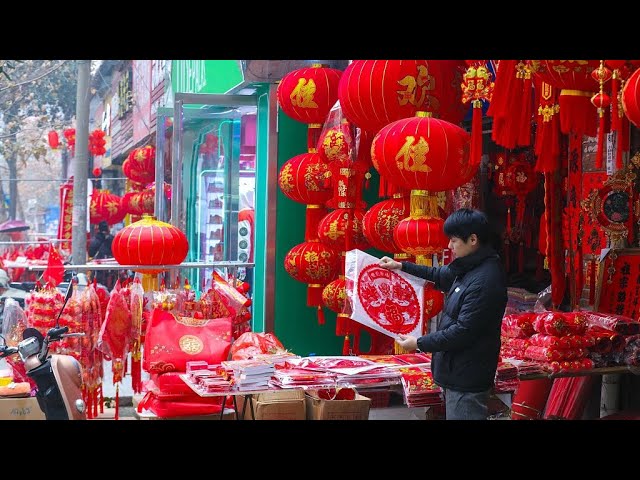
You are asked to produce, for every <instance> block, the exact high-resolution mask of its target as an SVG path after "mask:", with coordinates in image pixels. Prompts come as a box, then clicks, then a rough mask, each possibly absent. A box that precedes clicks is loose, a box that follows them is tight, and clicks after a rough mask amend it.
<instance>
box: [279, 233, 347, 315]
mask: <svg viewBox="0 0 640 480" xmlns="http://www.w3.org/2000/svg"><path fill="white" fill-rule="evenodd" d="M284 269H285V270H286V271H287V273H288V274H289V275H291V276H292V277H293V278H295V279H296V280H298V281H299V282H302V283H306V284H307V305H308V306H310V307H317V306H320V305H321V304H322V290H323V289H324V287H325V285H326V284H327V283H329V282H330V281H331V280H333V279H334V278H335V277H336V275H338V271H339V269H340V256H339V255H338V253H337V252H336V251H335V250H333V249H331V248H329V247H327V246H326V245H323V244H322V243H320V242H317V241H316V242H304V243H301V244H300V245H296V246H295V247H293V248H292V249H291V250H289V252H288V253H287V255H286V256H285V258H284Z"/></svg>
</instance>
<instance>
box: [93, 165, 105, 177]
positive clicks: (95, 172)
mask: <svg viewBox="0 0 640 480" xmlns="http://www.w3.org/2000/svg"><path fill="white" fill-rule="evenodd" d="M91 173H93V176H94V177H100V176H101V175H102V169H101V168H100V167H96V168H94V169H93V171H92V172H91Z"/></svg>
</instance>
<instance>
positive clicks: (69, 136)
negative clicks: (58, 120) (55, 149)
mask: <svg viewBox="0 0 640 480" xmlns="http://www.w3.org/2000/svg"><path fill="white" fill-rule="evenodd" d="M62 134H63V135H64V138H65V139H66V140H67V148H69V150H71V151H73V149H74V148H75V147H76V129H75V128H67V129H66V130H63V131H62Z"/></svg>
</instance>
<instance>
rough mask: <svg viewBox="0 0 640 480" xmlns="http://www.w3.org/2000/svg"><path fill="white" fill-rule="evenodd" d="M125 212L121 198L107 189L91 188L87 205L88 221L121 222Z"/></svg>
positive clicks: (93, 222) (94, 222)
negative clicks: (89, 202) (88, 204)
mask: <svg viewBox="0 0 640 480" xmlns="http://www.w3.org/2000/svg"><path fill="white" fill-rule="evenodd" d="M126 214H127V212H126V209H125V207H124V206H123V205H122V199H121V198H120V197H119V196H117V195H114V194H113V193H111V192H109V190H99V189H95V190H93V192H92V194H91V204H90V206H89V223H92V224H96V223H100V222H103V221H104V222H107V224H109V225H113V224H115V223H118V222H121V221H122V220H124V217H125V215H126Z"/></svg>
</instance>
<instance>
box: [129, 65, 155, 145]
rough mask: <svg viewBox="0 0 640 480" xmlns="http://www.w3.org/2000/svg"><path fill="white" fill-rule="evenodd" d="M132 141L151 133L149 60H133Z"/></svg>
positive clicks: (137, 140)
mask: <svg viewBox="0 0 640 480" xmlns="http://www.w3.org/2000/svg"><path fill="white" fill-rule="evenodd" d="M133 99H134V108H133V143H134V144H137V143H138V142H139V141H140V140H142V139H143V138H145V137H147V136H148V135H149V134H150V133H151V60H134V61H133Z"/></svg>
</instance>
